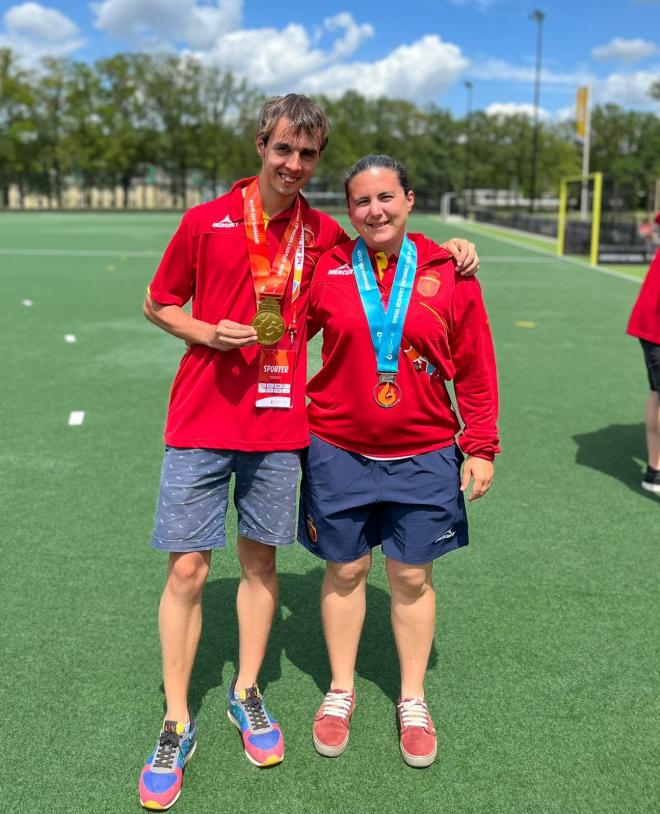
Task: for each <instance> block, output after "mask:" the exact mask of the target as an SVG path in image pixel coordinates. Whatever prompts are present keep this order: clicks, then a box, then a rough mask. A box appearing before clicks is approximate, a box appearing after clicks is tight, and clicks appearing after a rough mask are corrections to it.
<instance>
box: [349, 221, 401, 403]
mask: <svg viewBox="0 0 660 814" xmlns="http://www.w3.org/2000/svg"><path fill="white" fill-rule="evenodd" d="M352 263H353V271H354V273H355V282H356V283H357V287H358V292H359V294H360V300H361V301H362V307H363V308H364V313H365V316H366V318H367V323H368V325H369V332H370V333H371V344H372V345H373V349H374V352H375V354H376V360H377V367H376V369H377V372H378V382H377V383H376V386H375V387H374V400H375V402H376V404H378V406H379V407H394V405H395V404H398V403H399V401H400V400H401V389H400V388H399V386H398V384H397V383H396V374H397V372H398V370H399V349H400V348H401V338H402V336H403V325H404V322H405V321H406V313H407V312H408V305H409V304H410V297H411V294H412V287H413V281H414V279H415V271H416V270H417V247H416V246H415V244H414V243H413V242H412V240H410V238H409V237H408V235H404V238H403V243H402V244H401V252H400V253H399V259H398V260H397V263H396V272H395V274H394V281H393V283H392V291H391V293H390V300H389V303H388V306H387V311H385V309H384V308H383V300H382V298H381V295H380V290H379V289H378V283H377V282H376V275H375V274H374V270H373V266H372V264H371V259H370V257H369V252H368V250H367V246H366V243H365V242H364V240H363V239H362V238H358V240H357V242H356V243H355V246H354V248H353V256H352Z"/></svg>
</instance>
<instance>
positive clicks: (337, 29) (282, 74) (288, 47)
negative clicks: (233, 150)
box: [195, 12, 374, 92]
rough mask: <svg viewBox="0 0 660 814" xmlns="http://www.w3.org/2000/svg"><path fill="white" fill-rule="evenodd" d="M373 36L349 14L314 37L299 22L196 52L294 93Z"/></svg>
mask: <svg viewBox="0 0 660 814" xmlns="http://www.w3.org/2000/svg"><path fill="white" fill-rule="evenodd" d="M373 34H374V30H373V27H372V26H371V25H369V24H368V23H365V24H359V23H356V22H355V20H354V19H353V16H352V15H351V14H348V13H347V12H344V13H341V14H337V15H335V16H334V17H329V18H327V19H326V20H324V21H323V25H322V27H321V28H320V29H319V30H318V31H317V32H316V33H315V36H314V38H313V39H312V38H311V37H310V35H309V34H308V32H307V30H306V29H305V27H304V26H302V25H298V24H297V23H289V25H287V26H286V27H285V28H283V29H276V28H259V29H241V30H237V31H231V32H229V33H227V34H225V35H224V36H222V37H221V38H219V39H218V40H217V41H216V42H215V44H214V46H213V48H211V49H208V50H206V51H203V50H198V51H196V52H195V56H197V57H199V58H200V59H203V60H205V61H209V62H213V63H214V64H216V65H218V66H219V67H221V68H223V69H225V70H230V71H232V72H233V73H235V74H236V75H238V76H244V77H245V78H246V79H247V80H248V81H249V82H250V83H251V84H253V85H256V86H257V87H259V88H261V89H263V90H267V91H269V92H276V91H284V90H295V89H297V88H300V87H301V84H302V82H303V80H304V78H305V77H306V76H308V75H310V74H312V73H314V74H318V72H322V71H323V70H324V69H325V68H327V67H328V66H329V65H332V64H333V63H336V62H337V61H338V60H340V59H345V58H346V57H347V56H350V55H351V54H352V53H354V52H355V51H356V50H357V49H358V48H359V46H360V45H361V44H362V43H363V42H364V41H365V40H366V39H368V38H369V37H371V36H373ZM324 38H329V39H330V42H329V43H328V45H327V48H326V49H325V50H324V49H322V48H321V47H315V46H318V45H319V43H320V42H321V40H323V39H324Z"/></svg>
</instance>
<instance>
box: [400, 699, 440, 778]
mask: <svg viewBox="0 0 660 814" xmlns="http://www.w3.org/2000/svg"><path fill="white" fill-rule="evenodd" d="M396 708H397V712H398V713H399V746H400V747H401V754H402V756H403V759H404V760H405V762H406V763H407V764H408V765H409V766H415V767H417V768H423V767H424V766H430V765H431V763H433V761H434V760H435V756H436V754H437V752H438V740H437V737H436V734H435V728H434V726H433V721H432V720H431V716H430V715H429V711H428V709H427V707H426V703H425V702H424V701H423V700H422V699H421V698H404V699H403V700H401V701H399V703H398V704H397V705H396Z"/></svg>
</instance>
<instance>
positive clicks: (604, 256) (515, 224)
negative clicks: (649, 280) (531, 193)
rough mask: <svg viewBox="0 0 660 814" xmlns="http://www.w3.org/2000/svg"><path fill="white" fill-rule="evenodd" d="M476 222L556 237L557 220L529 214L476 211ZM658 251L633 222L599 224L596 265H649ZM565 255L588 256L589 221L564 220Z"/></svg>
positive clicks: (607, 219)
mask: <svg viewBox="0 0 660 814" xmlns="http://www.w3.org/2000/svg"><path fill="white" fill-rule="evenodd" d="M472 214H473V215H474V217H475V219H476V220H478V221H481V222H484V223H492V224H494V225H496V226H504V227H507V228H509V229H519V230H520V231H522V232H529V233H530V234H536V235H543V236H545V237H554V238H556V237H557V218H555V217H552V216H544V215H538V214H533V213H528V212H498V211H496V210H492V209H475V210H473V212H472ZM656 249H657V241H654V239H653V237H644V236H642V235H640V234H639V226H638V224H637V223H636V222H635V221H634V220H633V219H632V218H630V219H627V218H625V217H622V216H621V215H619V216H618V217H612V216H608V215H605V216H604V217H603V219H602V220H601V224H600V240H599V248H598V262H599V263H650V262H651V260H652V259H653V256H654V254H655V251H656ZM564 253H565V254H579V255H580V254H581V255H587V256H588V255H589V254H590V253H591V220H587V221H581V220H572V219H571V220H567V222H566V232H565V235H564Z"/></svg>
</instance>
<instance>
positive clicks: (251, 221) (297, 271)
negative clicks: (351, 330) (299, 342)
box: [243, 178, 304, 345]
mask: <svg viewBox="0 0 660 814" xmlns="http://www.w3.org/2000/svg"><path fill="white" fill-rule="evenodd" d="M243 215H244V220H245V235H246V238H247V243H248V255H249V258H250V271H251V273H252V280H253V282H254V292H255V295H256V298H257V304H258V311H257V314H256V316H255V317H254V319H253V320H252V325H253V326H254V328H255V330H256V331H257V341H258V342H259V343H260V344H262V345H274V344H275V343H276V342H278V341H279V340H280V339H281V338H282V335H283V334H284V330H285V326H284V320H283V319H282V310H281V307H280V301H281V300H282V297H283V296H284V292H285V290H286V286H287V283H288V280H289V275H290V274H291V269H292V268H294V280H293V289H294V290H293V291H292V297H291V301H292V303H294V302H295V300H296V299H297V298H298V295H299V293H300V279H301V277H302V266H303V263H304V235H303V228H302V212H301V203H300V198H299V197H297V198H296V203H295V206H294V211H293V214H292V215H291V219H290V220H289V223H288V225H287V227H286V230H285V232H284V237H283V238H282V241H281V243H280V245H279V246H278V249H277V253H276V255H275V260H274V261H273V263H272V265H271V262H270V257H269V255H268V242H267V237H266V226H265V223H264V213H263V207H262V204H261V195H260V193H259V179H258V178H257V179H255V180H254V181H252V183H251V184H249V186H248V187H247V188H246V190H245V201H244V204H243ZM296 283H297V284H296ZM295 321H296V309H295V307H294V310H293V319H292V324H291V326H290V327H291V330H292V332H293V331H294V330H295Z"/></svg>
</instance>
